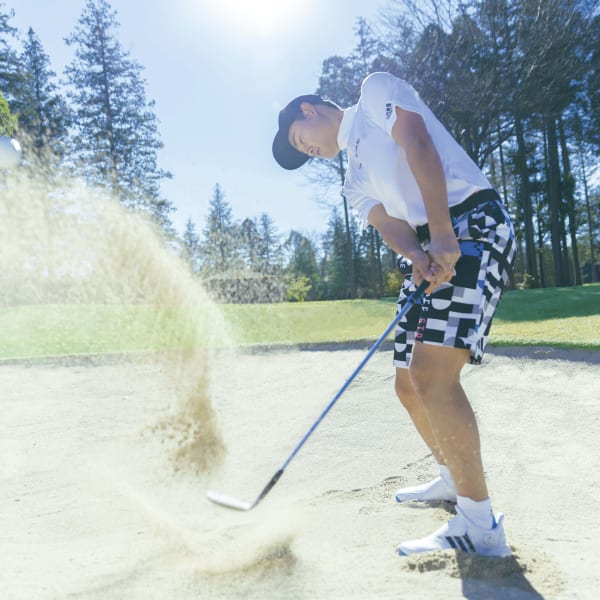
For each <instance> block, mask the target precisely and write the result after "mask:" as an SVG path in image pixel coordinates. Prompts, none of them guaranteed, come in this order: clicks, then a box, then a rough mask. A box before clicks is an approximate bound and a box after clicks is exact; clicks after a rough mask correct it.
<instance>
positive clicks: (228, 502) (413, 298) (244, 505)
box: [208, 280, 429, 510]
mask: <svg viewBox="0 0 600 600" xmlns="http://www.w3.org/2000/svg"><path fill="white" fill-rule="evenodd" d="M428 285H429V282H428V281H426V280H424V281H422V282H421V284H420V285H419V286H418V287H417V289H416V290H415V291H414V292H413V293H412V294H411V295H410V296H409V297H408V298H407V300H406V303H405V305H404V306H403V307H402V309H401V310H400V311H398V313H397V314H396V316H395V317H394V319H393V320H392V322H391V323H390V324H389V325H388V326H387V328H386V329H385V331H384V332H383V333H382V334H381V335H380V336H379V339H378V340H377V341H376V342H375V343H374V344H373V346H372V347H371V349H370V350H369V352H367V354H366V356H365V357H364V358H363V359H362V361H361V362H360V364H359V365H358V366H357V367H356V369H354V371H353V373H352V374H351V375H350V377H348V379H347V380H346V381H345V382H344V385H342V387H341V388H340V389H339V391H338V392H337V394H336V395H335V396H334V397H333V398H332V399H331V401H330V402H329V404H328V405H327V406H326V407H325V409H324V410H323V412H322V413H321V414H320V415H319V418H318V419H317V420H316V421H315V422H314V423H313V424H312V426H311V428H310V429H309V430H308V431H307V432H306V434H305V435H304V437H303V438H302V439H301V440H300V442H299V443H298V445H297V446H296V447H295V448H294V449H293V450H292V453H291V454H290V455H289V456H288V458H287V459H286V461H285V462H284V463H283V465H282V466H281V468H280V469H279V470H278V471H277V472H276V473H275V475H273V477H272V478H271V480H270V481H269V483H267V485H266V486H265V487H264V489H263V490H262V492H261V493H260V494H259V496H258V497H257V498H256V500H255V501H254V502H252V503H250V502H240V501H237V500H235V499H233V498H231V497H229V496H224V495H222V494H215V493H214V492H209V493H208V497H209V499H210V500H212V501H213V502H215V503H217V504H220V505H222V506H225V507H227V508H233V509H236V510H250V509H252V508H254V507H255V506H256V505H257V504H258V503H259V502H260V501H261V500H262V499H263V498H264V497H265V496H266V495H267V494H268V493H269V492H270V491H271V489H272V488H273V486H274V485H275V484H276V483H277V482H278V481H279V479H280V478H281V476H282V475H283V472H284V471H285V469H286V468H287V466H288V465H289V464H290V463H291V462H292V460H293V459H294V457H295V456H296V454H298V452H299V451H300V449H301V448H302V446H304V444H305V443H306V441H307V440H308V438H309V437H310V436H311V435H312V434H313V432H314V431H315V429H316V428H317V427H318V426H319V424H320V423H321V421H322V420H323V419H324V418H325V416H326V415H327V413H328V412H329V411H330V410H331V409H332V408H333V406H334V405H335V403H336V402H337V401H338V400H339V399H340V397H341V395H342V394H343V393H344V392H345V391H346V389H348V386H349V385H350V384H351V383H352V381H354V379H355V377H356V376H357V375H358V373H360V371H361V370H362V369H363V367H364V366H365V365H366V364H367V362H368V361H369V359H370V358H371V357H372V356H373V354H374V353H375V351H376V350H377V349H378V348H379V346H381V344H382V343H383V342H384V341H385V339H386V338H387V337H388V335H389V334H390V333H391V332H392V330H393V329H394V327H396V325H397V324H398V322H399V321H400V319H402V318H403V317H404V315H406V313H407V312H408V311H409V310H410V308H411V307H412V306H413V305H414V304H415V303H416V302H417V301H418V300H419V299H420V297H421V296H422V295H423V293H424V292H425V290H426V289H427V287H428Z"/></svg>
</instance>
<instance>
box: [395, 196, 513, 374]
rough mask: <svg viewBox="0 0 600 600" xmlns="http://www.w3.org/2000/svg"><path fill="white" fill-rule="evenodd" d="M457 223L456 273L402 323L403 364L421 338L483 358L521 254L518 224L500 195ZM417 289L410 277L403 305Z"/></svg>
mask: <svg viewBox="0 0 600 600" xmlns="http://www.w3.org/2000/svg"><path fill="white" fill-rule="evenodd" d="M452 224H453V227H454V232H455V234H456V237H457V238H458V241H459V244H460V247H461V251H462V255H461V257H460V259H459V261H458V262H457V263H456V267H455V270H456V275H455V276H454V277H453V278H452V279H451V280H450V281H449V282H447V283H444V284H442V285H441V286H440V287H438V288H437V289H436V290H435V291H434V292H433V293H432V294H428V295H425V297H424V299H423V302H422V303H421V304H420V305H415V306H413V307H412V308H411V309H410V310H409V311H408V313H407V314H406V315H405V317H404V318H403V319H401V320H400V322H399V323H398V326H397V328H396V331H395V339H394V342H395V343H394V366H395V367H397V368H407V367H408V366H409V364H410V357H411V354H412V351H413V346H414V343H415V341H418V342H423V343H425V344H433V345H435V346H448V347H452V348H462V349H466V350H469V351H470V353H471V363H472V364H479V363H480V362H481V359H482V358H483V354H484V352H485V346H486V343H487V339H488V335H489V332H490V327H491V324H492V318H493V316H494V313H495V312H496V307H497V305H498V302H499V300H500V297H501V296H502V292H503V290H504V287H505V285H506V282H507V281H508V278H509V276H510V272H511V270H512V267H513V264H514V261H515V257H516V243H515V236H514V230H513V226H512V223H511V221H510V217H509V216H508V213H507V211H506V209H505V207H504V205H503V204H502V203H500V202H498V201H495V200H491V201H489V202H484V203H482V204H479V205H478V206H476V207H474V208H472V209H471V210H468V211H467V212H465V213H463V214H461V215H458V216H457V217H454V218H452ZM427 247H428V242H427V241H425V242H423V248H424V249H425V250H427ZM414 290H415V285H414V284H413V283H412V281H411V280H410V277H407V278H406V279H405V280H404V284H403V286H402V289H401V290H400V295H399V297H398V310H400V309H401V308H402V307H403V306H404V303H405V302H406V298H407V297H408V296H409V295H410V294H411V293H412V292H413V291H414Z"/></svg>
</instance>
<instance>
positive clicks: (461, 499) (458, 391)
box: [273, 73, 515, 556]
mask: <svg viewBox="0 0 600 600" xmlns="http://www.w3.org/2000/svg"><path fill="white" fill-rule="evenodd" d="M344 149H345V150H346V151H347V154H348V168H347V171H346V177H345V182H344V194H345V196H346V197H347V198H348V201H349V203H350V205H351V207H352V208H353V209H354V210H355V211H356V212H357V214H358V216H359V218H360V219H361V220H362V222H363V226H364V227H367V226H368V224H371V225H373V227H375V228H376V229H377V230H378V231H379V233H380V234H381V236H382V237H383V239H384V240H385V241H386V242H387V244H388V245H389V246H390V247H391V248H392V249H393V250H394V251H395V252H397V253H399V254H401V255H403V256H405V257H407V258H408V259H410V261H412V265H413V267H412V269H413V273H412V275H411V276H410V277H409V278H407V279H405V281H404V284H403V286H402V289H401V290H400V295H399V299H398V308H399V309H401V308H402V306H403V305H404V304H405V303H406V300H407V298H408V297H409V296H410V293H411V292H412V291H413V290H414V289H415V286H416V285H418V284H420V283H421V282H422V281H423V279H426V280H427V281H429V286H428V288H427V294H426V296H425V299H424V301H423V303H422V304H421V305H414V306H413V307H411V308H410V310H408V312H407V313H406V315H405V316H404V317H403V318H402V319H401V320H400V322H399V325H398V327H397V329H396V332H395V347H394V366H395V368H396V379H395V389H396V393H397V395H398V397H399V398H400V401H401V402H402V404H403V405H404V406H405V408H406V409H407V410H408V413H409V415H410V417H411V419H412V421H413V423H414V425H415V427H416V428H417V431H418V432H419V434H420V435H421V437H422V438H423V440H424V441H425V443H426V444H427V445H428V446H429V448H430V449H431V452H432V454H433V456H434V458H435V460H436V461H437V463H438V465H439V476H438V477H436V478H435V479H434V480H433V481H431V482H429V483H427V484H425V485H420V486H415V487H408V488H403V489H400V490H398V491H397V492H396V496H395V498H396V500H397V501H398V502H404V501H407V500H417V501H435V500H448V501H455V502H456V516H455V517H454V518H452V519H451V520H450V521H449V522H448V523H446V524H445V525H443V526H442V527H441V528H440V529H438V530H437V531H435V532H434V533H433V534H431V535H429V536H428V537H425V538H422V539H418V540H411V541H406V542H402V543H401V544H400V545H399V546H398V548H397V551H398V553H399V554H400V555H409V554H415V553H419V552H428V551H433V550H440V549H450V548H456V549H460V550H464V551H466V552H471V553H472V552H476V553H479V554H482V555H486V556H508V555H510V554H511V550H510V548H509V546H508V544H507V543H506V539H505V534H504V527H503V515H502V514H501V513H498V514H494V513H493V511H492V506H491V502H490V498H489V496H488V491H487V485H486V481H485V478H484V473H483V466H482V461H481V452H480V443H479V432H478V428H477V423H476V420H475V416H474V414H473V411H472V409H471V406H470V403H469V401H468V399H467V397H466V395H465V392H464V390H463V388H462V386H461V383H460V373H461V370H462V368H463V366H464V365H465V363H466V362H467V361H470V362H471V363H473V364H477V363H480V362H481V359H482V356H483V354H484V351H485V346H486V342H487V337H488V334H489V329H490V325H491V322H492V318H493V316H494V312H495V310H496V306H497V304H498V301H499V299H500V296H501V294H502V291H503V289H504V286H505V284H506V282H507V280H508V278H509V273H510V270H511V268H512V265H513V263H514V259H515V241H514V231H513V227H512V224H511V222H510V218H509V216H508V214H507V212H506V209H505V208H504V206H503V205H502V203H501V202H500V198H499V196H498V194H497V193H496V192H495V191H494V190H493V189H492V187H491V185H490V183H489V181H488V180H487V179H486V177H485V176H484V175H483V174H482V172H481V171H480V169H479V168H478V167H477V165H476V164H475V163H474V162H473V161H472V160H471V159H470V158H469V156H468V155H467V154H466V153H465V151H464V150H463V149H462V148H461V147H460V145H459V144H458V143H457V142H456V141H455V140H454V139H453V138H452V136H451V135H450V134H449V133H448V132H447V130H446V129H445V128H444V127H443V126H442V125H441V123H440V122H439V121H438V120H437V119H436V117H435V116H434V115H433V113H432V112H431V111H430V110H429V108H428V107H427V106H426V105H425V104H424V102H423V101H422V100H421V99H420V97H419V95H418V94H417V92H416V91H415V90H414V89H413V88H412V87H411V86H410V85H409V84H408V83H406V82H405V81H403V80H401V79H398V78H396V77H394V76H393V75H391V74H389V73H373V74H372V75H369V76H368V77H367V78H366V79H365V80H364V81H363V84H362V87H361V94H360V99H359V101H358V103H357V104H355V105H354V106H351V107H350V108H347V109H342V108H340V107H339V106H337V105H336V104H335V103H333V102H331V101H328V100H325V99H323V98H321V97H320V96H317V95H305V96H299V97H298V98H295V99H294V100H292V101H291V102H290V103H289V104H288V105H287V106H286V107H285V108H284V109H283V110H282V111H281V112H280V113H279V129H278V131H277V134H276V135H275V139H274V140H273V156H274V157H275V159H276V161H277V162H278V163H279V165H281V166H282V167H283V168H284V169H288V170H291V169H296V168H298V167H300V166H302V165H303V164H304V163H305V162H306V161H307V160H309V159H310V158H312V157H315V156H316V157H320V158H333V157H335V156H336V155H337V154H338V152H340V151H341V150H344Z"/></svg>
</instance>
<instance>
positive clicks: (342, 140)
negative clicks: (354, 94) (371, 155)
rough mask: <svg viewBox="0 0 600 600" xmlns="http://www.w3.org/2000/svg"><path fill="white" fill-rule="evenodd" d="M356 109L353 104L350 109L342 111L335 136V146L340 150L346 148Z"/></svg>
mask: <svg viewBox="0 0 600 600" xmlns="http://www.w3.org/2000/svg"><path fill="white" fill-rule="evenodd" d="M356 107H357V105H356V104H355V105H354V106H351V107H350V108H346V109H344V114H343V115H342V120H341V122H340V128H339V131H338V136H337V144H338V148H339V149H340V150H345V149H346V148H347V147H348V142H349V141H350V130H351V129H352V124H353V123H354V117H355V116H356Z"/></svg>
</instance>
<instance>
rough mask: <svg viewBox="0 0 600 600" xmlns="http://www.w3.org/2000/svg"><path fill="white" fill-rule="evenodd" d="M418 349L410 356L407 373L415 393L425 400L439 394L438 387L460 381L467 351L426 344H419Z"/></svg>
mask: <svg viewBox="0 0 600 600" xmlns="http://www.w3.org/2000/svg"><path fill="white" fill-rule="evenodd" d="M419 350H420V351H419V352H415V354H414V355H413V357H412V361H411V364H410V369H409V371H408V374H409V377H410V381H411V384H412V386H413V388H414V390H415V392H416V394H417V395H418V396H419V397H420V398H421V400H422V401H424V402H427V400H428V399H429V398H431V397H432V396H433V397H435V396H437V395H439V389H440V387H449V386H451V385H453V384H455V383H458V382H459V381H460V372H461V370H462V368H463V366H464V364H465V363H466V361H467V359H468V351H465V350H460V349H457V348H447V347H442V346H431V345H426V344H421V346H420V348H419Z"/></svg>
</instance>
